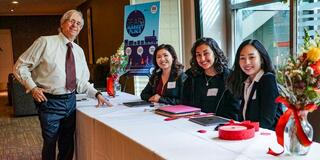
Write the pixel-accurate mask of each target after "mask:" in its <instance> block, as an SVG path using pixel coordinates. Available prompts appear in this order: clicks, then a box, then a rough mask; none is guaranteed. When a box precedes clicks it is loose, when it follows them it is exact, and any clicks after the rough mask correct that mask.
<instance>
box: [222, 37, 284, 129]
mask: <svg viewBox="0 0 320 160" xmlns="http://www.w3.org/2000/svg"><path fill="white" fill-rule="evenodd" d="M227 86H228V88H229V89H230V90H231V92H232V93H233V94H234V95H236V96H238V97H241V98H242V102H241V109H240V113H239V114H240V119H239V120H240V121H241V120H250V121H254V122H259V123H260V127H262V128H267V129H272V130H273V129H274V127H275V125H276V123H277V121H278V118H279V117H280V115H281V114H282V108H281V105H279V104H277V103H275V99H276V98H277V97H278V96H279V92H278V88H277V82H276V78H275V71H274V69H273V65H272V62H271V60H270V57H269V55H268V52H267V50H266V49H265V48H264V46H263V45H262V44H261V43H260V42H259V41H258V40H246V41H244V42H242V44H241V45H240V46H239V48H238V50H237V54H236V57H235V62H234V71H233V73H232V74H230V76H229V78H228V81H227Z"/></svg>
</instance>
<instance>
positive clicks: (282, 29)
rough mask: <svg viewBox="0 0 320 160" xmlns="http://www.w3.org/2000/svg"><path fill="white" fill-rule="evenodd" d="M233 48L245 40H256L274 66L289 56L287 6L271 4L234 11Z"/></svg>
mask: <svg viewBox="0 0 320 160" xmlns="http://www.w3.org/2000/svg"><path fill="white" fill-rule="evenodd" d="M234 12H235V17H234V20H235V30H234V33H235V46H236V47H235V48H234V52H233V53H236V50H237V46H239V45H240V43H241V42H242V41H244V40H246V39H257V40H259V41H260V42H261V43H262V44H263V45H264V46H265V48H266V49H267V51H268V53H269V55H270V57H271V60H272V62H273V64H274V65H275V66H277V65H279V64H280V63H282V61H281V60H283V59H285V57H287V56H288V55H289V29H290V25H289V24H290V23H289V22H290V12H289V6H288V5H287V4H284V3H281V2H273V3H268V4H263V5H258V6H246V7H244V8H241V9H234Z"/></svg>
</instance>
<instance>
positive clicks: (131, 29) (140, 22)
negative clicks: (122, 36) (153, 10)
mask: <svg viewBox="0 0 320 160" xmlns="http://www.w3.org/2000/svg"><path fill="white" fill-rule="evenodd" d="M144 27H145V18H144V15H143V14H142V12H141V11H139V10H134V11H132V12H131V13H130V14H129V16H128V18H127V23H126V29H127V32H128V34H129V35H130V36H132V37H137V36H139V35H140V34H141V33H142V32H143V30H144Z"/></svg>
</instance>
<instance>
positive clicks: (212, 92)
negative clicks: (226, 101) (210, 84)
mask: <svg viewBox="0 0 320 160" xmlns="http://www.w3.org/2000/svg"><path fill="white" fill-rule="evenodd" d="M217 93H218V88H210V89H208V92H207V96H216V95H217Z"/></svg>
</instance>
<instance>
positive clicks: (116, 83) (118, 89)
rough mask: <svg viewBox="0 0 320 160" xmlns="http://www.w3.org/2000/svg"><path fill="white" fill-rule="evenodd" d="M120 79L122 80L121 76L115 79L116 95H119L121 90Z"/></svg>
mask: <svg viewBox="0 0 320 160" xmlns="http://www.w3.org/2000/svg"><path fill="white" fill-rule="evenodd" d="M119 80H120V79H119V78H115V79H114V83H113V88H114V94H115V96H119V93H120V92H121V84H120V82H119Z"/></svg>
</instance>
